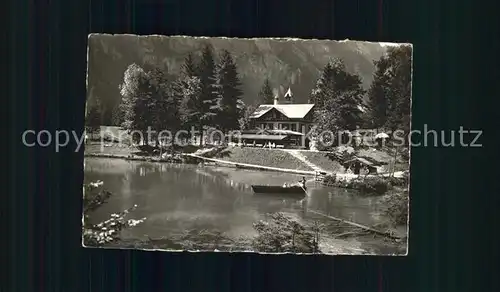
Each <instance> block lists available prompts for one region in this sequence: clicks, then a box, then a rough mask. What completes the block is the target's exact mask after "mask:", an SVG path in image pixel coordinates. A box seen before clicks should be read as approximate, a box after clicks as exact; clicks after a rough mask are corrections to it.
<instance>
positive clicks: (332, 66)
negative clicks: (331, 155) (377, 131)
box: [309, 59, 364, 137]
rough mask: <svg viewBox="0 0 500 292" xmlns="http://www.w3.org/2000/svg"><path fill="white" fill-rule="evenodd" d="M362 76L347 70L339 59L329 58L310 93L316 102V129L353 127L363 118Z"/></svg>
mask: <svg viewBox="0 0 500 292" xmlns="http://www.w3.org/2000/svg"><path fill="white" fill-rule="evenodd" d="M363 94H364V90H363V89H362V87H361V79H360V77H359V76H358V75H357V74H350V73H348V72H347V71H346V68H345V65H344V63H343V62H342V61H341V60H340V59H334V60H332V61H331V62H329V63H328V64H327V65H326V66H325V68H324V70H323V72H322V74H321V76H320V78H319V80H318V82H317V84H316V88H314V90H313V91H312V94H311V96H310V100H309V102H310V103H314V104H315V109H316V110H315V111H316V113H315V120H316V123H317V125H318V126H317V128H316V132H317V133H320V132H323V131H332V132H333V133H334V135H335V137H337V136H338V135H337V132H338V131H343V130H354V129H356V126H358V125H359V123H360V122H361V118H360V115H361V113H362V112H361V110H360V109H359V106H360V105H361V104H362V96H363Z"/></svg>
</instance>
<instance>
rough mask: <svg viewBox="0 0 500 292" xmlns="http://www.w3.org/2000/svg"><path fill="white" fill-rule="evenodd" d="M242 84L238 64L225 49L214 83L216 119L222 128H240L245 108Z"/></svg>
mask: <svg viewBox="0 0 500 292" xmlns="http://www.w3.org/2000/svg"><path fill="white" fill-rule="evenodd" d="M240 85H241V82H240V80H239V78H238V72H237V68H236V64H235V63H234V61H233V58H232V56H231V54H230V53H229V51H227V50H223V51H222V52H221V55H220V62H219V64H218V65H217V68H216V80H215V85H214V88H215V94H216V98H217V104H216V106H217V110H218V113H217V116H216V119H215V121H216V122H217V125H218V126H219V127H220V130H223V131H227V130H232V129H237V128H239V119H240V118H241V116H242V110H243V102H242V100H241V96H242V91H241V90H240V89H239V87H240Z"/></svg>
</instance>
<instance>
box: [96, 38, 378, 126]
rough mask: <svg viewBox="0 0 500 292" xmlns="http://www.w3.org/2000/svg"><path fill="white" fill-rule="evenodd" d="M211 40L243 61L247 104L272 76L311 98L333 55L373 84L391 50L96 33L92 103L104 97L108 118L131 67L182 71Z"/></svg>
mask: <svg viewBox="0 0 500 292" xmlns="http://www.w3.org/2000/svg"><path fill="white" fill-rule="evenodd" d="M207 43H210V44H211V45H212V46H213V47H214V49H215V50H216V52H218V51H219V50H221V49H226V50H228V51H230V52H231V53H232V55H233V57H234V59H235V61H236V64H237V65H238V73H239V76H240V78H241V81H242V90H243V92H244V97H243V99H244V101H245V103H247V104H249V103H254V104H255V103H258V100H257V94H258V92H259V90H260V87H261V86H262V84H263V82H264V79H265V78H266V77H267V78H269V79H270V81H271V83H272V85H273V87H274V88H275V90H276V92H279V94H280V95H281V96H282V95H283V93H284V92H285V91H286V90H287V89H288V87H291V89H292V92H293V94H294V98H295V102H297V103H304V102H307V100H308V98H309V94H310V92H311V90H312V88H313V87H314V85H315V83H316V80H317V78H318V77H319V74H320V72H321V70H322V68H323V67H324V66H325V65H326V63H327V62H328V61H329V60H330V58H332V57H340V58H342V59H343V60H344V61H345V64H346V66H347V69H348V71H350V72H356V73H358V74H359V75H360V76H361V78H362V80H363V86H364V87H365V88H368V86H369V85H370V83H371V81H372V75H373V72H374V70H375V67H374V65H373V61H374V60H378V59H379V58H380V57H381V56H382V55H383V54H384V53H385V51H386V49H385V48H384V47H383V46H381V45H380V44H378V43H366V42H354V41H346V42H336V41H324V40H283V39H281V40H279V39H227V38H192V37H162V36H141V37H139V36H133V35H91V36H90V37H89V59H88V76H89V77H88V102H89V103H93V102H95V99H96V97H98V98H99V99H100V100H101V104H102V106H103V112H104V116H105V122H106V123H109V117H110V114H111V110H112V109H113V107H115V106H116V105H117V104H118V103H119V101H120V99H121V97H120V93H119V89H118V87H119V85H120V84H121V82H122V80H123V73H124V71H125V69H126V68H127V66H128V65H130V64H132V63H137V64H138V65H140V66H143V67H144V68H145V69H151V68H153V67H154V66H159V67H161V68H164V69H165V70H167V71H168V72H169V73H170V74H172V75H176V74H178V73H179V72H180V68H181V65H182V63H183V60H184V57H185V56H186V55H187V54H188V53H189V52H193V53H195V54H198V53H199V52H200V50H201V48H202V47H203V46H204V45H205V44H207Z"/></svg>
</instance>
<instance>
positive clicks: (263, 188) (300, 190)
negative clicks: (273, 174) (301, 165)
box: [252, 185, 306, 195]
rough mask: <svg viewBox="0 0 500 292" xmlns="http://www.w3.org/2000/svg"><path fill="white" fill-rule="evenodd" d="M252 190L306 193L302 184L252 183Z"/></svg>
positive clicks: (258, 192) (264, 192)
mask: <svg viewBox="0 0 500 292" xmlns="http://www.w3.org/2000/svg"><path fill="white" fill-rule="evenodd" d="M252 190H253V192H254V193H256V194H294V195H301V194H302V195H304V194H305V193H306V189H305V188H304V187H302V186H287V187H283V186H262V185H252Z"/></svg>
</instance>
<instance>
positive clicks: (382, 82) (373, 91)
mask: <svg viewBox="0 0 500 292" xmlns="http://www.w3.org/2000/svg"><path fill="white" fill-rule="evenodd" d="M374 63H375V67H376V68H377V69H376V72H375V74H374V75H375V76H374V77H373V81H372V84H371V85H370V89H369V90H368V106H369V117H370V119H371V122H372V124H373V127H375V128H380V127H383V126H384V125H385V124H386V122H387V114H388V107H389V101H388V95H389V80H390V76H389V74H387V73H388V72H387V69H388V65H389V62H388V59H387V58H385V57H382V58H380V60H378V61H375V62H374Z"/></svg>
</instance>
